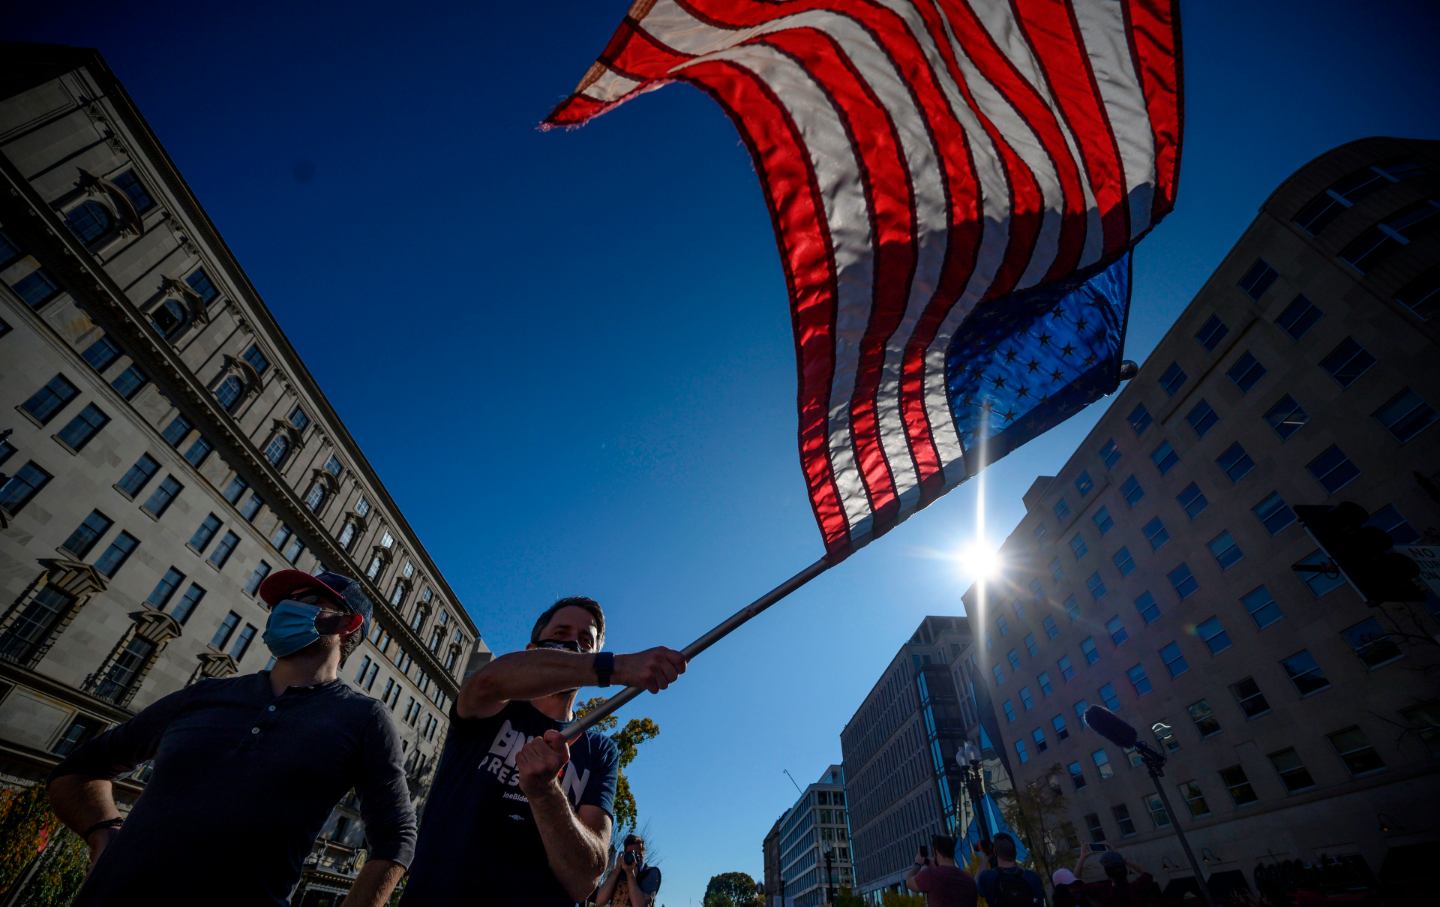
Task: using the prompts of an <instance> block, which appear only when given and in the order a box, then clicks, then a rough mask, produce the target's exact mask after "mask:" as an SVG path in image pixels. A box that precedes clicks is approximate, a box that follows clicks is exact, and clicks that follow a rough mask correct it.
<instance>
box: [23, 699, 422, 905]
mask: <svg viewBox="0 0 1440 907" xmlns="http://www.w3.org/2000/svg"><path fill="white" fill-rule="evenodd" d="M148 759H153V760H154V770H153V772H152V774H151V777H150V780H149V781H148V782H147V784H146V786H145V790H144V792H143V793H142V794H141V796H140V799H139V800H138V801H137V802H136V804H135V807H134V809H132V810H131V811H130V814H129V816H127V817H126V819H125V826H124V827H123V828H122V829H121V830H120V832H119V833H118V834H117V835H116V836H115V838H114V839H113V840H112V841H111V843H110V845H109V846H108V847H107V848H106V849H105V852H104V853H103V854H102V855H101V857H100V860H99V861H98V862H97V863H96V865H95V869H94V871H93V872H92V873H91V875H90V877H89V879H87V880H86V883H85V886H84V888H82V889H81V891H80V894H79V895H78V896H77V897H76V899H75V902H74V905H75V907H86V905H99V904H106V905H110V904H147V903H148V904H161V903H179V902H183V903H206V904H246V905H252V904H253V905H284V904H286V903H287V902H288V898H289V895H290V892H291V890H292V889H293V888H294V887H295V883H296V882H297V881H298V880H299V878H300V871H301V863H302V861H303V860H304V859H305V855H306V854H307V853H308V852H309V851H310V848H311V846H312V845H313V843H314V841H315V837H316V835H318V834H319V833H320V830H321V828H322V827H323V825H324V823H325V819H326V817H327V816H328V815H329V814H330V810H331V809H333V808H334V806H335V804H336V803H337V802H339V800H340V798H341V797H343V796H344V795H345V793H346V792H347V791H349V790H350V789H351V788H354V789H355V790H356V792H357V793H358V794H359V795H360V812H361V816H362V818H363V819H364V821H365V836H366V839H367V844H368V856H369V858H370V859H386V860H394V861H395V862H397V863H401V864H403V865H406V866H408V865H409V864H410V858H411V855H412V853H413V852H414V848H415V810H414V807H413V806H412V804H411V802H410V794H409V789H408V786H407V785H406V782H405V772H404V766H403V762H402V754H401V748H400V738H399V736H398V734H397V733H396V730H395V725H394V722H393V721H392V719H391V717H390V714H389V712H388V711H387V710H386V709H385V707H384V705H383V704H382V703H380V702H377V701H375V700H373V699H371V698H369V697H368V696H365V695H363V694H361V693H359V692H356V691H355V690H352V689H350V688H349V687H348V686H346V685H345V684H344V683H342V682H341V681H339V680H332V681H330V682H328V683H322V684H317V685H315V686H313V687H291V688H289V689H287V690H286V691H285V692H283V693H282V694H280V695H279V696H276V695H275V694H274V693H273V692H272V691H271V689H270V675H269V673H268V672H263V671H262V672H261V673H259V674H250V675H246V676H243V677H233V678H226V679H223V680H205V681H201V682H200V683H197V684H195V685H193V686H190V687H186V688H185V689H183V690H179V691H177V692H175V693H171V694H170V695H169V696H166V697H164V698H163V699H160V700H158V701H156V702H155V703H154V704H152V705H151V706H150V707H149V708H146V709H144V710H143V711H141V712H140V713H139V714H138V715H136V716H135V717H134V718H132V719H130V720H129V721H127V722H125V723H124V724H121V725H118V726H116V727H114V728H112V729H111V730H109V731H107V732H106V733H104V734H101V735H100V736H98V737H96V738H95V739H94V740H91V741H90V742H88V743H86V744H85V745H84V746H81V747H80V748H79V749H77V750H76V751H75V752H74V753H72V754H71V755H70V756H69V757H68V758H66V759H65V760H64V761H63V762H61V763H60V765H59V766H58V767H57V768H56V769H55V771H54V772H53V773H52V774H51V778H57V777H60V776H62V775H82V776H86V777H92V778H114V777H116V776H117V775H120V774H122V773H124V772H127V771H129V770H131V769H133V768H134V767H135V766H137V765H139V764H140V763H142V762H144V761H146V760H148Z"/></svg>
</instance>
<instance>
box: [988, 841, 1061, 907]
mask: <svg viewBox="0 0 1440 907" xmlns="http://www.w3.org/2000/svg"><path fill="white" fill-rule="evenodd" d="M991 850H992V852H993V853H994V856H995V868H994V869H987V870H985V871H984V872H982V873H980V878H979V879H977V880H976V883H977V884H978V885H979V887H980V896H981V897H983V898H984V899H985V902H986V903H987V904H988V905H989V907H1042V905H1044V903H1045V884H1044V883H1043V882H1041V881H1040V876H1039V875H1037V874H1035V873H1034V872H1032V871H1031V870H1029V869H1022V868H1021V867H1020V866H1019V865H1018V864H1016V862H1015V852H1016V850H1015V839H1014V838H1012V837H1010V836H1009V835H1008V834H1006V833H1004V832H1001V833H1000V834H998V835H996V836H995V842H994V844H993V845H992V846H991Z"/></svg>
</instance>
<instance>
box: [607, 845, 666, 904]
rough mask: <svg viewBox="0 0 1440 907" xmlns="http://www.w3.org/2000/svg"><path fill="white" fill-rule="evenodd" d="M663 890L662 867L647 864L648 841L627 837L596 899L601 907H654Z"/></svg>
mask: <svg viewBox="0 0 1440 907" xmlns="http://www.w3.org/2000/svg"><path fill="white" fill-rule="evenodd" d="M659 891H660V868H659V867H658V866H650V865H648V864H646V862H645V839H644V838H642V837H640V836H639V835H634V834H631V835H626V836H625V847H624V849H623V850H622V851H620V852H619V853H617V854H615V865H613V866H611V867H610V874H609V875H608V876H606V878H605V882H604V884H602V885H601V886H600V891H599V893H598V894H596V896H595V903H596V904H597V905H598V907H651V905H653V904H654V903H655V895H656V894H657V893H658V892H659Z"/></svg>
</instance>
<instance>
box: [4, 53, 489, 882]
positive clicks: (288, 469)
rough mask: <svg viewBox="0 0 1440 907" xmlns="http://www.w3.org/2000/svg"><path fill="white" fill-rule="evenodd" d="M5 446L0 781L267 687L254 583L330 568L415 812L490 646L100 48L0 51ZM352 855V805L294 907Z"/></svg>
mask: <svg viewBox="0 0 1440 907" xmlns="http://www.w3.org/2000/svg"><path fill="white" fill-rule="evenodd" d="M0 432H3V434H4V440H3V442H0V471H3V473H4V474H5V476H6V477H5V479H4V481H3V485H0V522H3V529H0V773H3V776H4V777H5V779H6V780H7V781H9V782H11V783H16V782H18V783H29V782H33V781H34V780H36V779H38V778H42V777H43V776H44V775H45V773H46V772H47V771H48V770H49V769H50V768H51V767H52V766H53V765H54V764H55V763H56V761H57V759H59V758H60V757H62V756H64V755H65V754H67V753H69V752H70V751H72V750H73V749H74V748H75V747H76V746H78V745H79V744H81V743H83V742H84V741H85V740H86V739H88V738H90V737H91V736H93V735H95V734H96V733H98V732H100V731H101V730H103V729H104V728H106V727H108V726H111V725H113V724H115V723H117V722H121V721H124V720H126V718H128V717H129V716H130V715H132V714H134V712H135V711H136V710H138V709H141V708H143V707H144V706H146V705H147V704H149V703H151V702H153V701H155V700H156V699H157V698H159V697H160V696H163V695H164V694H166V693H168V692H171V691H173V690H175V689H178V688H180V687H183V686H185V685H187V684H190V683H194V682H195V681H196V680H199V679H201V678H205V677H225V676H229V675H233V674H236V673H245V672H253V671H257V670H260V669H262V668H264V667H266V665H267V659H268V653H266V651H265V650H264V647H263V645H261V644H260V643H259V640H258V639H256V637H257V635H258V634H259V632H260V629H261V628H262V627H263V626H264V624H265V618H266V611H265V609H264V607H263V606H262V605H261V604H260V603H259V602H258V601H257V600H256V598H255V591H256V588H257V587H258V586H259V584H260V581H261V580H262V579H263V578H264V577H265V576H266V574H268V573H269V572H270V571H272V570H275V569H281V568H285V567H291V566H294V567H297V568H299V569H302V570H307V571H311V572H315V571H318V570H319V569H320V568H321V565H322V564H323V565H324V566H325V567H327V568H329V569H333V570H337V571H339V572H342V573H347V574H350V575H353V576H356V577H360V578H361V579H362V581H363V583H364V585H365V588H366V591H367V592H368V593H369V595H370V597H371V598H372V599H374V600H375V602H376V611H375V622H374V625H373V629H372V630H371V631H370V633H369V638H368V640H367V641H366V642H365V643H364V644H363V645H362V646H361V647H360V648H359V649H358V650H357V651H356V652H355V653H354V654H353V655H351V656H350V659H349V661H348V663H347V664H345V665H344V667H343V668H342V671H343V677H344V679H345V680H347V681H349V682H351V683H354V684H355V685H356V686H358V687H359V688H360V689H362V690H364V691H366V692H367V693H369V694H370V695H372V696H375V697H377V698H379V699H381V700H383V701H384V702H386V703H387V704H388V705H389V706H390V708H391V710H392V711H393V712H394V717H395V721H396V723H397V724H398V725H399V727H400V730H401V733H402V738H403V740H404V746H405V748H406V751H407V754H408V755H407V768H408V769H409V770H410V772H411V781H412V789H413V790H414V792H415V793H416V795H417V797H418V796H420V795H422V794H423V791H424V789H425V787H426V783H427V779H428V777H429V775H430V773H431V771H432V770H433V767H434V763H435V760H436V754H437V752H438V749H439V747H440V745H441V743H442V741H443V739H444V736H445V730H446V725H447V720H446V716H447V714H448V708H449V705H450V703H451V702H452V701H453V700H454V698H455V696H456V693H457V690H458V684H459V681H460V679H461V677H462V672H464V671H465V670H466V668H467V666H468V665H469V664H470V663H471V662H472V659H478V660H483V659H484V658H485V657H486V654H487V650H486V648H485V645H484V643H483V642H482V641H481V639H480V635H479V633H478V631H477V630H476V628H475V625H474V623H473V622H472V621H471V619H470V617H469V616H468V615H467V614H466V612H465V609H464V608H463V607H462V606H461V604H460V602H459V601H458V599H457V598H456V596H455V594H454V592H453V590H451V589H450V587H449V586H448V585H447V584H446V582H445V579H444V577H443V576H442V575H441V574H440V571H439V569H438V568H437V567H436V565H435V564H434V562H433V561H432V560H431V559H430V557H429V555H428V554H427V553H426V551H425V549H424V547H423V546H422V545H421V543H420V541H419V539H418V538H417V537H416V535H415V533H414V532H413V531H412V530H411V528H410V527H409V525H408V524H407V523H406V522H405V518H404V516H403V515H402V514H401V512H400V510H399V508H398V507H397V506H396V505H395V502H394V501H393V500H392V499H391V498H390V496H389V494H388V493H387V492H386V490H385V487H384V485H383V484H382V483H381V482H380V479H379V477H378V476H377V475H376V474H375V472H374V470H373V469H372V468H371V466H370V464H369V463H367V462H366V460H365V456H364V454H363V453H362V452H361V450H360V448H359V446H358V445H357V444H356V443H355V440H354V439H353V438H352V437H351V436H350V434H349V433H348V432H347V431H346V429H345V426H344V425H343V424H342V423H341V421H340V419H339V417H338V416H337V415H336V414H335V411H334V410H333V409H332V408H331V406H330V404H329V403H328V402H327V401H326V398H325V395H324V394H323V393H322V392H321V390H320V388H319V387H318V386H317V385H316V383H315V381H314V379H313V378H312V377H311V376H310V374H309V372H308V371H307V370H306V368H305V365H304V363H303V362H302V361H301V359H300V357H299V355H298V354H297V353H296V351H295V350H294V348H292V347H291V345H290V343H289V341H288V340H287V339H286V338H285V335H284V334H283V333H282V332H281V331H280V329H279V327H278V326H277V325H276V323H275V321H274V319H273V318H272V316H271V314H270V312H269V311H268V310H267V309H266V307H265V304H264V302H263V301H262V300H261V297H260V295H259V293H258V292H257V290H256V288H255V287H254V286H252V285H251V283H250V281H249V280H248V279H247V278H246V276H245V272H244V271H243V270H242V268H241V267H240V264H239V263H238V262H237V261H235V259H234V258H233V256H232V255H231V253H230V251H229V249H228V247H227V246H226V244H225V242H224V241H223V240H222V239H221V237H220V236H219V234H218V233H217V232H216V230H215V226H214V224H213V223H211V221H210V219H209V218H208V217H207V216H206V214H205V212H204V210H203V209H202V208H201V207H200V204H199V202H198V201H197V200H196V199H195V197H194V196H193V194H192V193H191V191H190V189H189V187H187V186H186V184H185V181H184V180H183V179H182V178H181V176H180V174H179V173H178V172H177V171H176V170H175V167H174V164H173V162H172V161H171V160H170V159H169V157H168V156H167V155H166V154H165V151H164V149H163V148H162V147H161V146H160V145H159V143H158V141H157V140H156V137H155V136H154V134H153V133H152V132H151V131H150V129H149V128H148V127H147V126H146V123H145V121H144V119H143V118H142V117H141V115H140V113H139V111H138V110H137V109H136V107H135V105H134V102H133V101H132V100H131V99H130V98H129V96H127V95H126V93H125V90H124V88H123V87H122V86H121V85H120V84H119V83H118V82H117V81H116V79H115V77H114V75H113V74H112V73H111V72H110V70H109V69H108V68H107V67H106V65H105V63H104V61H103V60H102V59H101V58H100V56H99V55H98V54H96V53H94V52H91V51H81V50H73V49H68V48H56V47H23V46H22V47H17V46H14V45H11V46H7V47H6V51H5V61H4V63H3V81H0ZM143 777H144V776H143V771H141V772H139V773H137V777H136V778H135V779H133V780H134V781H135V782H137V783H141V782H143ZM128 790H129V792H130V794H131V795H132V796H133V794H134V793H135V792H136V791H137V790H138V788H137V787H135V786H134V785H131V786H129V788H128ZM363 841H364V838H363V830H362V829H361V827H360V825H359V819H358V814H357V812H356V811H355V809H354V804H353V803H351V802H347V803H346V804H344V805H343V806H342V807H341V808H340V809H338V810H337V811H336V813H335V814H334V815H333V816H332V817H331V819H330V821H329V823H328V825H327V827H326V830H325V837H324V838H323V839H322V841H321V842H320V843H319V844H318V845H317V848H316V851H315V853H314V854H313V855H312V858H311V860H310V862H309V863H308V864H307V883H308V884H311V886H312V887H313V889H314V890H313V891H311V892H309V893H308V894H307V897H308V900H306V901H305V903H306V904H312V903H313V904H324V903H327V899H328V900H331V901H334V900H338V898H336V897H334V895H335V893H336V892H343V891H344V890H345V888H346V886H347V884H348V880H347V875H348V874H349V873H351V872H353V868H354V865H355V863H356V862H357V858H358V856H359V850H360V848H362V847H363ZM326 887H328V889H329V891H330V893H329V894H327V895H323V896H322V895H321V889H322V888H326Z"/></svg>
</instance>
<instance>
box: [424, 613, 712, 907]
mask: <svg viewBox="0 0 1440 907" xmlns="http://www.w3.org/2000/svg"><path fill="white" fill-rule="evenodd" d="M604 642H605V614H604V612H603V611H602V610H601V608H600V605H599V604H598V603H597V602H596V601H595V600H594V599H590V598H584V597H579V596H577V597H572V598H562V599H560V600H559V601H557V602H555V604H553V605H551V606H550V607H548V608H546V609H545V611H544V612H543V613H542V614H541V615H540V617H539V618H538V619H537V620H536V621H535V625H534V627H533V628H532V630H531V632H530V642H529V644H528V645H526V647H525V649H524V651H520V652H511V653H509V654H507V655H502V656H500V657H499V658H497V659H495V660H494V661H492V662H490V663H489V664H487V665H486V666H485V667H483V668H481V669H480V670H478V671H476V672H475V673H474V674H472V675H470V676H469V677H468V678H466V680H465V682H464V683H463V684H462V685H461V688H460V696H459V698H458V699H457V700H456V702H455V705H454V707H453V708H452V709H451V714H450V722H451V723H450V730H449V733H448V734H447V736H446V738H445V748H444V750H443V752H442V753H441V755H440V764H439V766H438V768H437V769H436V772H435V780H434V783H433V785H432V786H431V789H430V796H429V799H428V800H427V802H426V807H425V816H424V819H423V821H422V822H421V824H420V839H419V841H418V843H417V845H416V851H415V861H414V863H413V865H412V866H411V868H410V878H409V881H407V882H406V887H405V894H404V896H403V898H402V900H401V904H402V905H404V907H451V905H455V904H486V905H493V907H573V905H574V904H576V903H578V902H579V901H581V900H584V899H586V898H588V897H590V895H591V893H592V892H594V890H595V887H596V885H597V884H598V883H599V881H600V876H601V874H602V873H603V872H604V871H605V866H606V863H607V862H608V859H607V855H608V853H609V851H610V829H611V822H612V812H611V811H612V809H613V804H614V799H615V784H616V778H617V776H618V774H619V764H620V758H619V753H618V752H617V751H616V748H615V744H614V743H613V742H612V741H611V740H610V738H609V737H606V736H605V735H604V734H601V733H599V732H598V731H595V730H593V729H592V730H590V731H587V732H586V733H584V734H581V735H579V737H578V738H577V739H575V740H572V741H567V740H566V739H565V736H564V735H563V734H561V733H560V729H561V728H562V727H563V726H564V724H565V722H567V721H569V720H570V719H571V718H572V716H573V707H574V704H575V694H576V693H577V692H578V691H579V688H580V687H582V686H586V685H587V684H595V685H597V686H602V687H603V686H609V685H610V683H611V681H612V680H614V681H615V682H618V683H623V684H626V685H628V686H637V687H643V688H645V689H647V690H649V691H651V692H652V693H654V692H659V691H660V690H662V689H664V688H665V687H667V686H669V685H670V684H671V683H672V682H674V680H675V679H676V678H677V677H679V676H680V675H681V674H682V673H684V671H685V667H686V660H685V656H684V655H683V654H681V653H680V652H677V651H675V650H674V649H667V648H664V647H657V648H653V649H647V650H645V651H643V652H637V653H634V654H630V655H616V654H614V653H611V652H602V651H601V647H602V646H603V645H604Z"/></svg>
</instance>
